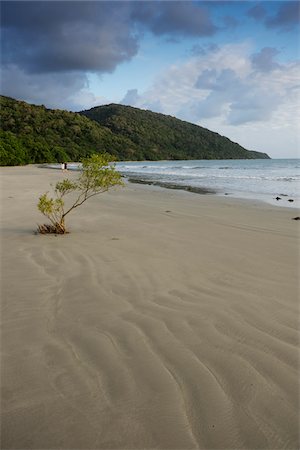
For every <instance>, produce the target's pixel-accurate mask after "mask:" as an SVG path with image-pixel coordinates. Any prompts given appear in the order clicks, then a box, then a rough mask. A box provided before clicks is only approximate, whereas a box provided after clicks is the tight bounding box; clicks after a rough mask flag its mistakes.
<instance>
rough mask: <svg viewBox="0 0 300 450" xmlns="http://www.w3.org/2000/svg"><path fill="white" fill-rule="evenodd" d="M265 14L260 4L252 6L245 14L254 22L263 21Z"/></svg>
mask: <svg viewBox="0 0 300 450" xmlns="http://www.w3.org/2000/svg"><path fill="white" fill-rule="evenodd" d="M266 14H267V12H266V10H265V8H264V7H263V6H262V5H261V4H258V5H255V6H253V7H252V8H250V9H249V10H248V12H247V15H248V16H249V17H252V18H253V19H256V20H262V19H264V18H265V17H266Z"/></svg>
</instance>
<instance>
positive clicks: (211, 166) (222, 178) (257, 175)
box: [116, 159, 300, 207]
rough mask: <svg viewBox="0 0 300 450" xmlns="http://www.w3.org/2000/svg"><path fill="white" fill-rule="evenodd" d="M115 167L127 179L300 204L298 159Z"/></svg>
mask: <svg viewBox="0 0 300 450" xmlns="http://www.w3.org/2000/svg"><path fill="white" fill-rule="evenodd" d="M116 169H117V170H118V171H119V172H121V174H122V175H124V176H126V177H128V178H133V179H138V180H142V181H145V182H149V183H159V184H160V185H163V184H164V183H166V184H170V183H171V184H172V185H176V186H178V187H179V186H190V187H195V188H203V189H209V190H212V191H214V192H215V193H216V194H218V195H231V196H233V197H239V198H248V199H256V200H263V201H267V202H269V203H273V204H277V205H278V206H293V207H298V206H300V159H254V160H253V159H249V160H241V159H239V160H192V161H137V162H127V161H126V162H118V163H117V164H116ZM276 197H280V200H276ZM288 200H294V201H293V202H289V201H288Z"/></svg>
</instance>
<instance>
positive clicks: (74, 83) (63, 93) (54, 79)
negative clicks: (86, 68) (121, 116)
mask: <svg viewBox="0 0 300 450" xmlns="http://www.w3.org/2000/svg"><path fill="white" fill-rule="evenodd" d="M1 87H2V93H3V95H7V96H8V97H13V98H16V99H20V100H25V101H27V102H28V103H33V104H38V105H40V104H44V105H46V106H47V107H49V108H61V109H69V110H72V111H78V110H81V109H83V108H88V107H91V106H96V105H99V104H103V103H108V101H107V99H105V98H103V97H96V96H94V95H93V94H92V93H91V92H90V91H89V85H88V79H87V77H86V75H85V74H84V73H77V72H76V73H73V72H70V73H67V74H64V76H61V74H28V73H26V72H24V71H23V70H22V69H20V68H19V67H18V66H16V65H9V66H8V67H5V68H3V70H2V79H1Z"/></svg>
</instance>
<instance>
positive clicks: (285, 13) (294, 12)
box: [265, 1, 300, 31]
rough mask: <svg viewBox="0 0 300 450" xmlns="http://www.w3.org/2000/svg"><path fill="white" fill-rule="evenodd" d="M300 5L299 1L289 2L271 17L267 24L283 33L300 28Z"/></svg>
mask: <svg viewBox="0 0 300 450" xmlns="http://www.w3.org/2000/svg"><path fill="white" fill-rule="evenodd" d="M299 19H300V3H299V2H298V1H287V2H285V3H283V4H282V5H280V7H279V9H278V11H277V13H276V14H275V15H274V16H272V17H269V18H268V19H267V20H266V21H265V24H266V26H267V27H269V28H278V29H280V30H281V31H291V30H292V29H293V28H294V27H295V26H299V23H300V21H299Z"/></svg>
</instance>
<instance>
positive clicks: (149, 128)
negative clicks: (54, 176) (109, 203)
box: [0, 96, 268, 166]
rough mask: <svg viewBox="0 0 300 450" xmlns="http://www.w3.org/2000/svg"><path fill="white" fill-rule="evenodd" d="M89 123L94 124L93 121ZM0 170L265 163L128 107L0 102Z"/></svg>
mask: <svg viewBox="0 0 300 450" xmlns="http://www.w3.org/2000/svg"><path fill="white" fill-rule="evenodd" d="M91 119H92V120H91ZM0 124H1V129H0V165H2V166H3V165H22V164H29V163H43V162H62V161H78V160H80V159H81V158H82V157H84V156H87V155H90V154H92V153H95V152H109V153H111V154H112V155H113V156H114V157H115V159H117V160H144V159H148V160H159V159H208V158H209V159H224V158H226V159H228V158H230V159H249V158H268V156H267V155H266V154H264V153H259V152H250V151H247V150H245V149H244V148H242V147H241V146H239V145H238V144H235V143H233V142H231V141H230V140H229V139H227V138H224V137H222V136H220V135H218V134H216V133H212V132H211V131H208V130H206V129H205V128H201V127H198V126H196V125H192V124H190V123H187V122H182V121H180V120H178V119H175V118H173V117H169V116H164V115H163V114H156V113H152V112H150V111H143V110H140V109H136V108H132V107H129V106H121V105H108V106H100V107H97V108H92V109H90V110H89V111H82V112H81V113H73V112H68V111H63V110H51V109H47V108H45V107H44V106H35V105H30V104H28V103H26V102H22V101H17V100H14V99H12V98H8V97H3V96H0Z"/></svg>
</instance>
